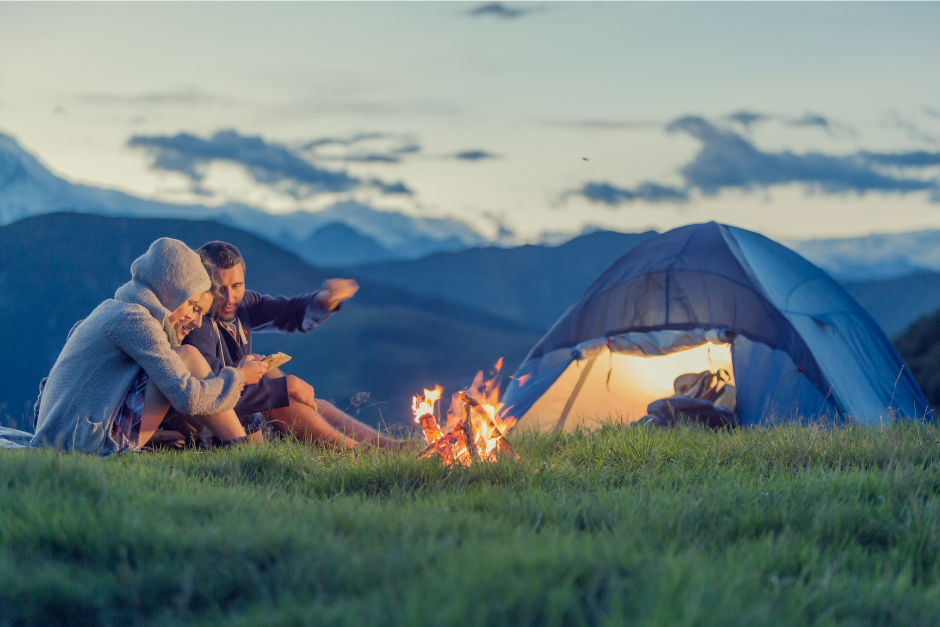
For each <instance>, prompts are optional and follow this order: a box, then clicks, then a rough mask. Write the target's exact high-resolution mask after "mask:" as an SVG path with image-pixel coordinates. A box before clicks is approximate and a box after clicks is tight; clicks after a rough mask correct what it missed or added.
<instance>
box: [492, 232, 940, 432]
mask: <svg viewBox="0 0 940 627" xmlns="http://www.w3.org/2000/svg"><path fill="white" fill-rule="evenodd" d="M574 263H576V261H574ZM718 368H725V369H727V370H728V371H729V372H730V373H731V374H732V377H733V381H732V382H733V383H734V385H735V386H736V392H737V417H738V423H739V424H741V425H754V424H758V423H761V422H762V421H764V420H773V419H776V420H793V419H799V420H801V421H803V422H804V423H806V422H810V421H817V420H821V419H822V418H823V417H828V419H830V420H836V421H845V420H854V421H856V422H859V423H864V424H881V423H882V422H884V421H886V420H890V419H892V418H894V417H907V418H913V419H925V418H926V419H930V420H933V419H934V417H933V415H932V413H930V409H929V407H928V404H927V400H926V399H925V398H924V394H923V392H921V390H920V388H919V387H918V385H917V383H916V382H915V381H914V378H913V376H912V375H911V373H910V370H909V369H908V368H905V367H904V362H903V361H902V360H901V357H900V355H898V353H897V351H896V350H895V349H894V347H893V346H892V345H891V342H890V341H889V340H888V338H887V337H886V336H885V334H884V332H883V331H882V330H881V328H880V327H879V326H878V323H877V322H875V320H874V319H873V318H872V317H871V316H870V315H869V314H868V313H867V312H866V311H865V310H864V309H862V307H861V306H860V305H859V304H858V303H857V302H855V301H854V300H853V299H852V297H851V296H849V295H848V294H847V293H846V292H845V290H843V289H842V287H840V286H839V285H838V284H837V283H836V282H835V281H834V280H832V279H831V278H830V277H829V276H828V275H827V274H826V273H825V272H823V271H822V270H820V269H819V268H817V267H816V266H814V265H813V264H811V263H810V262H808V261H806V260H805V259H803V258H802V257H800V256H799V255H798V254H797V253H795V252H793V251H792V250H790V249H788V248H785V247H784V246H781V245H780V244H777V243H776V242H774V241H772V240H770V239H767V238H766V237H764V236H762V235H758V234H757V233H752V232H750V231H746V230H744V229H739V228H735V227H732V226H727V225H724V224H717V223H714V222H710V223H708V224H694V225H689V226H684V227H680V228H677V229H674V230H672V231H669V232H667V233H664V234H662V235H659V236H657V237H654V238H652V239H650V240H647V241H646V242H644V243H642V244H640V245H639V246H637V247H636V248H634V249H632V250H631V251H630V252H628V253H627V254H626V255H624V256H623V257H621V258H620V259H619V260H618V261H617V262H615V263H614V265H613V266H611V267H610V268H609V269H608V270H607V271H606V272H605V273H604V274H603V275H601V277H600V278H599V279H598V280H597V281H595V283H594V284H593V285H592V286H591V287H590V288H589V289H588V290H587V291H586V292H585V293H584V294H583V295H582V296H581V297H580V298H579V299H578V300H577V301H576V302H575V303H574V304H573V305H572V306H571V307H570V308H569V309H568V311H566V312H565V313H564V315H562V317H561V318H560V319H559V320H558V321H557V322H556V323H555V325H554V326H553V327H552V328H551V329H550V330H549V331H548V333H546V334H545V336H544V337H543V338H542V339H541V340H540V341H539V342H538V344H536V345H535V347H534V348H533V349H532V350H531V352H530V353H529V355H528V356H527V357H526V360H525V361H524V362H523V364H522V366H521V367H520V368H519V370H518V371H517V372H516V373H515V374H514V375H513V378H512V380H511V382H510V385H509V386H508V387H507V389H506V392H505V394H504V396H503V402H504V403H505V406H504V410H503V413H504V415H507V416H512V417H515V418H517V419H521V421H522V422H521V424H535V425H537V426H538V427H539V428H540V429H543V430H547V429H562V428H564V429H569V428H572V427H573V426H575V425H576V424H583V423H584V422H585V421H587V422H588V423H590V422H591V421H593V420H598V419H605V418H607V417H608V416H609V417H612V418H614V419H620V420H627V421H635V420H637V419H639V418H641V417H642V416H643V415H645V414H646V405H647V404H649V403H650V402H652V401H654V400H656V399H659V398H663V397H667V396H670V395H672V393H673V380H674V379H675V377H676V376H678V375H680V374H682V373H688V372H699V371H704V370H706V369H711V370H713V371H714V370H716V369H718Z"/></svg>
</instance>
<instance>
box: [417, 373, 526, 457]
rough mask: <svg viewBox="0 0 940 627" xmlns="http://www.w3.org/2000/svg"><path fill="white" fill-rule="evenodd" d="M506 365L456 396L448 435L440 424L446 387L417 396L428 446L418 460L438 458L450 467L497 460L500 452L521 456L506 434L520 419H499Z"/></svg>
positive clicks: (450, 413)
mask: <svg viewBox="0 0 940 627" xmlns="http://www.w3.org/2000/svg"><path fill="white" fill-rule="evenodd" d="M502 365H503V360H502V359H500V360H499V361H498V362H496V366H495V367H494V368H493V370H492V371H491V373H490V377H489V378H488V379H486V380H484V376H483V371H482V370H481V371H480V372H478V373H477V376H476V377H475V378H474V379H473V383H472V384H471V385H470V388H469V389H468V390H466V391H460V392H457V393H456V394H454V395H453V397H452V398H451V403H450V409H449V410H448V412H447V426H446V427H445V428H446V433H443V434H442V433H441V428H440V426H439V424H438V422H439V420H440V417H441V416H440V399H441V395H442V394H443V392H444V390H443V388H441V386H436V387H435V388H434V389H433V390H427V389H426V390H424V395H423V396H415V397H414V402H413V405H412V409H413V410H414V414H415V422H417V423H418V425H420V426H421V430H422V431H423V432H424V438H425V440H426V441H427V443H428V445H427V446H426V447H425V448H424V449H423V450H421V451H420V452H419V453H418V459H421V458H424V457H430V456H432V455H438V456H440V458H441V460H442V461H443V462H444V464H446V465H448V466H449V465H451V464H453V463H454V462H457V463H459V464H463V465H464V466H469V465H470V464H472V463H474V462H479V461H487V462H492V461H496V454H497V451H499V452H502V453H505V454H508V455H511V456H513V457H518V455H516V452H515V451H514V450H513V448H512V445H511V444H510V443H509V440H507V439H506V432H507V431H509V430H510V429H512V427H513V426H514V425H515V424H516V420H515V419H514V418H509V419H506V420H503V419H501V418H500V416H499V412H500V409H502V407H503V404H502V403H500V402H499V399H498V396H499V381H500V377H499V370H500V368H502Z"/></svg>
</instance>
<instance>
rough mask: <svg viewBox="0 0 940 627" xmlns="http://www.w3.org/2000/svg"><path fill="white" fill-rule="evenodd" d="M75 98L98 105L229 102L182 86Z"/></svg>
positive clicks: (95, 94)
mask: <svg viewBox="0 0 940 627" xmlns="http://www.w3.org/2000/svg"><path fill="white" fill-rule="evenodd" d="M73 100H76V101H78V102H83V103H87V104H93V105H98V106H102V105H105V106H106V105H122V106H135V105H196V104H204V103H210V102H215V103H222V102H229V100H228V99H226V98H222V97H221V96H217V95H215V94H210V93H207V92H204V91H201V90H199V89H196V88H195V87H182V88H180V89H174V90H168V91H164V92H151V93H143V94H110V93H91V94H79V95H77V96H74V97H73Z"/></svg>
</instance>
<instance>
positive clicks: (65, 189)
mask: <svg viewBox="0 0 940 627" xmlns="http://www.w3.org/2000/svg"><path fill="white" fill-rule="evenodd" d="M60 211H69V212H80V213H92V214H98V215H110V216H128V217H158V218H177V219H187V220H215V221H217V222H222V223H224V224H228V225H230V226H234V227H236V228H239V229H242V230H245V231H248V232H250V233H254V234H256V235H259V236H261V237H263V238H265V239H267V240H269V241H271V242H275V243H277V244H278V245H280V246H282V247H284V248H287V249H289V250H292V251H293V252H296V253H297V254H298V255H300V256H302V257H308V258H313V259H320V258H322V254H321V253H320V252H319V251H318V250H317V249H316V248H315V247H314V248H311V247H310V245H309V241H308V239H309V237H310V235H311V234H313V233H315V232H316V231H318V230H319V229H322V228H323V227H326V226H328V225H332V224H345V225H347V226H348V227H350V228H351V229H354V230H355V231H356V232H357V233H359V234H361V235H362V236H363V237H365V238H369V239H371V240H374V241H375V243H376V245H377V246H379V247H380V248H381V249H383V250H385V251H386V253H387V255H388V256H389V257H390V258H397V259H416V258H418V257H422V256H424V255H427V254H430V253H432V252H436V251H445V250H461V249H464V248H468V247H472V246H482V245H486V244H488V243H489V241H488V240H487V239H486V238H484V237H483V236H482V235H480V234H479V233H477V232H476V231H475V230H474V229H473V228H471V227H470V226H469V225H467V224H466V223H464V222H461V221H459V220H454V219H452V218H425V217H411V216H407V215H405V214H402V213H397V212H394V211H380V210H378V209H375V208H373V207H369V206H367V205H363V204H361V203H357V202H352V201H346V202H340V203H337V204H335V205H333V206H332V207H329V208H328V209H325V210H323V211H318V212H310V211H294V212H291V213H282V214H271V213H268V212H265V211H262V210H261V209H257V208H255V207H250V206H248V205H242V204H234V203H229V204H225V205H222V206H219V207H207V206H202V205H177V204H172V203H164V202H157V201H153V200H146V199H143V198H138V197H136V196H132V195H130V194H125V193H123V192H119V191H115V190H109V189H101V188H98V187H93V186H89V185H81V184H78V183H72V182H70V181H67V180H65V179H63V178H60V177H58V176H56V175H55V174H53V173H52V172H51V171H50V170H49V169H48V168H47V167H46V166H44V165H43V164H42V163H40V161H39V160H38V159H37V158H36V157H35V156H33V155H32V154H30V153H29V152H28V151H26V150H24V149H23V148H22V147H21V146H20V145H19V143H17V141H16V140H15V139H13V138H12V137H10V136H9V135H4V134H2V133H0V225H4V224H10V223H12V222H15V221H16V220H20V219H22V218H26V217H29V216H35V215H41V214H45V213H53V212H60ZM374 260H375V257H374V256H371V257H370V256H367V257H366V258H364V259H357V260H356V261H357V262H359V263H362V262H364V261H374ZM331 265H338V264H336V263H333V264H331Z"/></svg>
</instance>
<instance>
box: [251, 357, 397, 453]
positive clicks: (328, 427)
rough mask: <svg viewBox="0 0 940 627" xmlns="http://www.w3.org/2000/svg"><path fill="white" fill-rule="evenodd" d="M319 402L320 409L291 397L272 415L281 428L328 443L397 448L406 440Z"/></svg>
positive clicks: (271, 376) (270, 374)
mask: <svg viewBox="0 0 940 627" xmlns="http://www.w3.org/2000/svg"><path fill="white" fill-rule="evenodd" d="M283 376H284V374H283V373H282V372H281V371H280V370H279V369H277V368H274V369H272V370H269V371H268V372H266V373H265V374H264V377H265V378H266V379H274V378H277V377H283ZM316 403H317V409H316V410H314V409H312V408H311V407H308V406H307V405H304V404H303V403H300V402H298V401H296V400H294V399H293V398H291V399H290V406H289V407H281V408H278V409H269V410H268V415H269V416H270V417H271V420H272V424H273V426H274V427H275V428H277V429H279V430H281V431H289V432H290V433H293V434H294V435H295V436H297V437H298V438H299V439H302V440H306V439H312V440H314V441H317V442H321V443H324V444H326V443H330V444H332V445H333V446H336V447H338V448H351V447H354V446H356V445H358V444H360V443H366V444H369V445H371V446H377V447H379V448H386V449H394V448H399V447H400V446H402V444H404V443H403V442H401V441H400V440H393V439H391V438H387V437H385V436H383V435H381V434H380V433H379V432H378V431H376V430H375V429H373V428H372V427H370V426H368V425H366V424H363V423H361V422H359V421H358V420H356V419H355V418H353V417H352V416H350V415H349V414H346V413H345V412H343V411H340V410H339V409H337V408H336V406H334V405H333V404H332V403H328V402H326V401H323V400H320V399H316Z"/></svg>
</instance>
